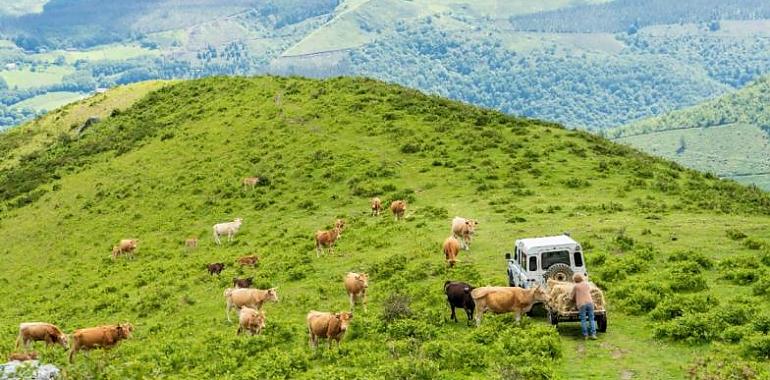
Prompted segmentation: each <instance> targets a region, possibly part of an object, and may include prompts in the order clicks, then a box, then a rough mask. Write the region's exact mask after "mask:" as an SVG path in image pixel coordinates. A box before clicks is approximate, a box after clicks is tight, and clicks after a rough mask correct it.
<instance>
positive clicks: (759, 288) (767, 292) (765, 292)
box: [751, 278, 770, 296]
mask: <svg viewBox="0 0 770 380" xmlns="http://www.w3.org/2000/svg"><path fill="white" fill-rule="evenodd" d="M751 290H752V293H754V295H755V296H770V279H769V278H760V279H759V281H757V282H756V283H754V286H753V287H752V288H751Z"/></svg>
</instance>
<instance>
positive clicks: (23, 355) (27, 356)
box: [8, 351, 37, 362]
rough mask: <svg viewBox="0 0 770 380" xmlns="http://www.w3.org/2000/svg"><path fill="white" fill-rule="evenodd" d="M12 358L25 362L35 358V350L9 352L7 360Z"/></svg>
mask: <svg viewBox="0 0 770 380" xmlns="http://www.w3.org/2000/svg"><path fill="white" fill-rule="evenodd" d="M14 360H18V361H20V362H25V361H27V360H37V352H34V351H33V352H11V354H10V355H8V361H14Z"/></svg>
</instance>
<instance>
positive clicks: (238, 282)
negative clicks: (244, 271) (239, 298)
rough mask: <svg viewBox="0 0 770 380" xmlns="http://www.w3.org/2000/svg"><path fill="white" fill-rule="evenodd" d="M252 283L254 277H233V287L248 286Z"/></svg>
mask: <svg viewBox="0 0 770 380" xmlns="http://www.w3.org/2000/svg"><path fill="white" fill-rule="evenodd" d="M252 284H254V277H249V278H238V277H233V287H235V288H250V287H251V285H252Z"/></svg>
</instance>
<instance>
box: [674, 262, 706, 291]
mask: <svg viewBox="0 0 770 380" xmlns="http://www.w3.org/2000/svg"><path fill="white" fill-rule="evenodd" d="M700 268H701V267H700V265H698V264H697V263H695V262H692V261H681V262H678V263H675V264H673V265H672V267H671V268H670V269H669V276H668V278H669V286H670V287H671V290H673V291H675V292H682V291H689V292H697V291H701V290H706V289H708V284H707V283H706V279H705V278H704V277H703V275H701V274H700V272H701V269H700Z"/></svg>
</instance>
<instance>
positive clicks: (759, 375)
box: [687, 351, 768, 380]
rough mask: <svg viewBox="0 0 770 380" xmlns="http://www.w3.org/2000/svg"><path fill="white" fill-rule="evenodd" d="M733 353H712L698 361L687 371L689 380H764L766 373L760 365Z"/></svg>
mask: <svg viewBox="0 0 770 380" xmlns="http://www.w3.org/2000/svg"><path fill="white" fill-rule="evenodd" d="M736 356H737V355H735V353H734V352H732V351H731V352H729V353H712V354H710V355H709V356H707V357H705V358H700V359H698V360H697V361H696V362H695V363H694V364H693V365H692V366H691V367H690V368H689V369H688V370H687V372H688V373H689V374H690V378H691V379H731V380H757V379H766V378H767V377H768V373H767V371H766V370H765V369H764V368H762V365H760V364H758V363H755V362H750V361H746V360H742V359H740V358H738V357H736Z"/></svg>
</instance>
